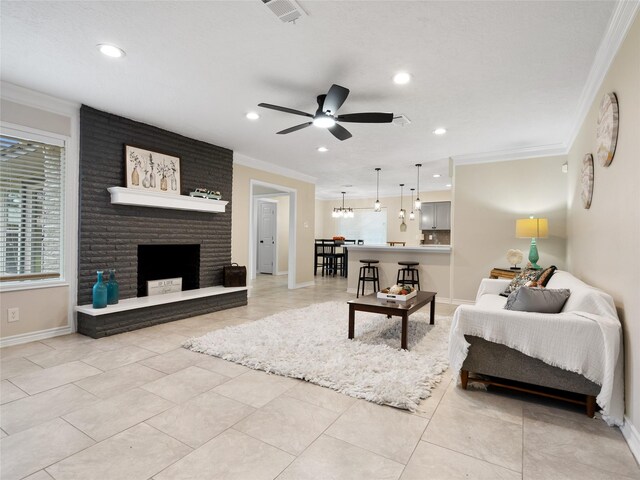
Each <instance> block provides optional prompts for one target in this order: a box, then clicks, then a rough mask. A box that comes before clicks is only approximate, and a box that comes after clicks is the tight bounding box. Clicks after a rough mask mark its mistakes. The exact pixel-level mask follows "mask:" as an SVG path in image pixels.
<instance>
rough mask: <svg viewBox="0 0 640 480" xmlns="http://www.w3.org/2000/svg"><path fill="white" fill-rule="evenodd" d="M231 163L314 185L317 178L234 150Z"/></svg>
mask: <svg viewBox="0 0 640 480" xmlns="http://www.w3.org/2000/svg"><path fill="white" fill-rule="evenodd" d="M233 163H234V165H242V166H243V167H249V168H255V169H257V170H262V171H265V172H269V173H273V174H275V175H282V176H283V177H288V178H293V179H295V180H300V181H302V182H307V183H312V184H314V185H315V183H316V181H317V178H315V177H312V176H311V175H306V174H304V173H301V172H298V171H296V170H292V169H290V168H286V167H280V166H278V165H275V164H273V163H269V162H265V161H263V160H258V159H256V158H251V157H248V156H246V155H243V154H241V153H238V152H235V151H234V152H233Z"/></svg>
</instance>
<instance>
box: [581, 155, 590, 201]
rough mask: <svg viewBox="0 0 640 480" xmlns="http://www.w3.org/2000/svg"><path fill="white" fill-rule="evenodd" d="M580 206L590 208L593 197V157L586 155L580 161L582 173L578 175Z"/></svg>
mask: <svg viewBox="0 0 640 480" xmlns="http://www.w3.org/2000/svg"><path fill="white" fill-rule="evenodd" d="M580 185H581V189H582V190H581V195H580V196H581V197H582V206H583V207H584V208H587V209H588V208H589V207H591V199H592V197H593V155H591V154H590V153H587V154H586V155H585V156H584V158H583V159H582V173H581V175H580Z"/></svg>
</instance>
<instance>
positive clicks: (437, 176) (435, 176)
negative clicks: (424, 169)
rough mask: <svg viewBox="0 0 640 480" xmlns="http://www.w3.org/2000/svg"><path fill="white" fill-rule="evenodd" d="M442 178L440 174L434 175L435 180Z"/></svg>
mask: <svg viewBox="0 0 640 480" xmlns="http://www.w3.org/2000/svg"><path fill="white" fill-rule="evenodd" d="M440 177H441V175H440V174H439V173H434V174H433V178H440Z"/></svg>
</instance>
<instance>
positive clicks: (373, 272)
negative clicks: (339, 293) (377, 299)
mask: <svg viewBox="0 0 640 480" xmlns="http://www.w3.org/2000/svg"><path fill="white" fill-rule="evenodd" d="M379 262H380V261H379V260H371V259H362V260H360V263H364V264H366V265H363V266H362V267H360V275H359V276H358V289H357V290H356V298H359V297H360V283H362V295H364V289H365V286H366V284H367V282H371V283H372V284H373V291H374V293H375V292H377V291H378V290H380V277H379V275H378V267H374V266H373V265H372V264H374V263H379Z"/></svg>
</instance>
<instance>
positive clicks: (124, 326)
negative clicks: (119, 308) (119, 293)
mask: <svg viewBox="0 0 640 480" xmlns="http://www.w3.org/2000/svg"><path fill="white" fill-rule="evenodd" d="M246 304H247V292H246V291H243V292H233V293H226V294H224V295H216V296H213V297H203V298H196V299H193V300H186V301H184V302H180V303H167V304H164V305H157V306H154V307H147V308H144V309H138V310H129V311H126V312H116V313H112V314H108V315H98V316H95V317H93V316H91V315H87V314H85V313H81V312H78V333H82V334H83V335H88V336H89V337H92V338H101V337H105V336H108V335H115V334H117V333H122V332H128V331H130V330H136V329H138V328H144V327H149V326H151V325H157V324H159V323H166V322H171V321H173V320H179V319H181V318H187V317H193V316H195V315H203V314H205V313H209V312H216V311H218V310H225V309H227V308H235V307H240V306H242V305H246Z"/></svg>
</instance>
